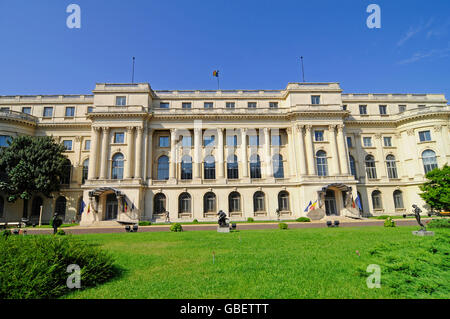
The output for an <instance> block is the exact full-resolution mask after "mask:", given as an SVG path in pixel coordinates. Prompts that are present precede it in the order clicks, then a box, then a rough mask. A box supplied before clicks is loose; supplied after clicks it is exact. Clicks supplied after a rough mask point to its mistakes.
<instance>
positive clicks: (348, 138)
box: [347, 137, 353, 147]
mask: <svg viewBox="0 0 450 319" xmlns="http://www.w3.org/2000/svg"><path fill="white" fill-rule="evenodd" d="M347 146H348V147H353V144H352V138H351V137H347Z"/></svg>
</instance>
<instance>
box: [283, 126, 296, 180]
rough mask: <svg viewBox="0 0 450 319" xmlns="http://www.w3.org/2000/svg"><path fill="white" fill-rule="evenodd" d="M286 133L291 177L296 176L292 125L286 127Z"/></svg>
mask: <svg viewBox="0 0 450 319" xmlns="http://www.w3.org/2000/svg"><path fill="white" fill-rule="evenodd" d="M286 132H287V135H288V153H289V168H290V174H291V177H295V176H297V161H296V159H295V151H294V149H295V148H294V138H293V132H292V127H288V128H287V129H286Z"/></svg>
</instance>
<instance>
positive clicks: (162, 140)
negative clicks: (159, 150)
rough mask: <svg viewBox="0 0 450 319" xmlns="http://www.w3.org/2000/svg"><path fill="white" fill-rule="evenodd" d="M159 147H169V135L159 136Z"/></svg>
mask: <svg viewBox="0 0 450 319" xmlns="http://www.w3.org/2000/svg"><path fill="white" fill-rule="evenodd" d="M159 147H169V137H168V136H160V137H159Z"/></svg>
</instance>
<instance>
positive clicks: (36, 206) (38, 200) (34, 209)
mask: <svg viewBox="0 0 450 319" xmlns="http://www.w3.org/2000/svg"><path fill="white" fill-rule="evenodd" d="M43 203H44V201H43V200H42V197H40V196H37V197H35V198H34V199H33V202H32V203H31V217H39V215H40V214H41V206H42V205H43Z"/></svg>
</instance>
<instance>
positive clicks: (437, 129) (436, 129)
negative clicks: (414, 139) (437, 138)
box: [433, 125, 442, 132]
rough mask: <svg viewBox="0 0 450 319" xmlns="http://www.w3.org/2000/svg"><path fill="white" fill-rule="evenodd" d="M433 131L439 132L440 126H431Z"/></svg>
mask: <svg viewBox="0 0 450 319" xmlns="http://www.w3.org/2000/svg"><path fill="white" fill-rule="evenodd" d="M433 130H434V131H435V132H440V131H442V125H435V126H433Z"/></svg>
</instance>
